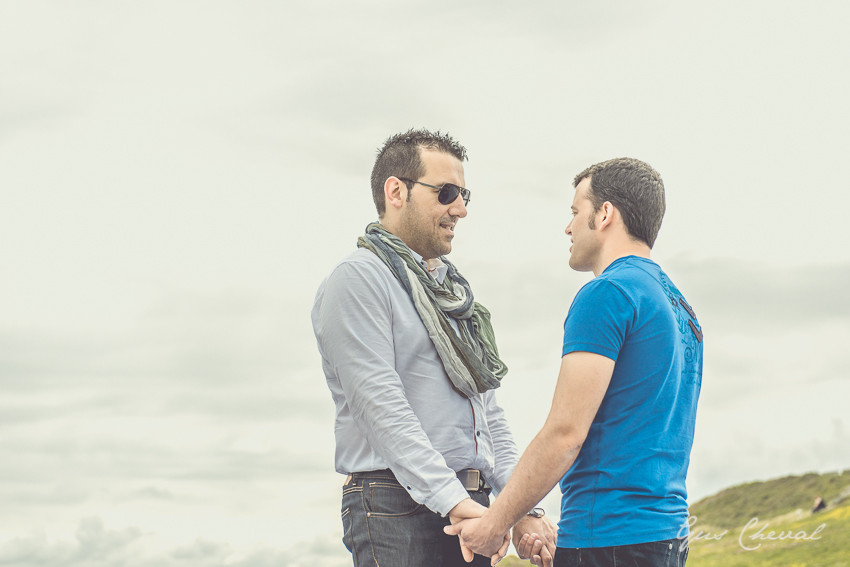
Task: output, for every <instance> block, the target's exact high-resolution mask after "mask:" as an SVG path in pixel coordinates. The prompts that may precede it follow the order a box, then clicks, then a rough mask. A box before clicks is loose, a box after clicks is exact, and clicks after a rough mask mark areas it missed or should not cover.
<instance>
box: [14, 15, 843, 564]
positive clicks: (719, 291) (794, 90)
mask: <svg viewBox="0 0 850 567" xmlns="http://www.w3.org/2000/svg"><path fill="white" fill-rule="evenodd" d="M305 4H306V3H299V4H298V5H297V6H295V3H291V2H284V1H279V2H272V1H265V2H262V1H242V2H224V1H220V0H210V1H203V2H201V1H200V0H199V1H185V0H168V1H147V2H127V1H107V0H81V1H77V2H60V1H55V2H45V1H32V0H27V1H24V0H17V1H15V0H0V314H2V315H0V386H1V387H2V391H3V395H2V396H0V455H2V466H0V502H2V506H0V563H2V564H4V565H10V566H13V567H24V566H26V567H30V566H39V565H51V566H55V565H69V566H70V565H73V566H81V567H93V566H107V565H108V566H113V565H127V566H136V565H152V564H156V565H162V566H165V567H170V566H178V565H180V566H184V565H187V566H188V565H191V566H193V567H194V566H202V567H203V566H210V567H213V566H222V565H231V566H239V567H264V566H267V565H268V566H271V565H292V566H300V565H312V564H314V562H321V564H322V565H330V566H332V567H333V566H334V565H346V564H349V560H348V559H347V553H346V552H345V550H344V548H343V546H342V544H341V543H340V537H341V525H340V521H339V485H340V484H341V481H342V478H341V477H340V476H339V475H337V474H336V473H334V472H333V432H332V420H333V407H332V402H331V398H330V394H329V392H328V391H327V388H326V386H325V383H324V377H323V375H322V373H321V369H320V362H319V357H318V353H317V351H316V348H315V340H314V338H313V334H312V330H311V328H310V324H309V310H310V307H311V305H312V300H313V295H314V293H315V290H316V287H317V286H318V285H319V283H320V281H321V280H322V278H323V277H324V276H325V275H326V274H327V273H328V272H329V270H330V269H331V268H332V266H333V265H334V263H335V262H337V261H338V260H339V259H341V258H342V257H343V256H345V255H346V254H348V253H349V252H350V251H351V250H353V248H354V245H355V240H356V238H357V236H358V235H359V234H360V233H361V232H362V231H363V229H364V227H365V226H366V224H367V223H369V222H370V221H372V220H374V218H375V217H376V214H375V211H374V208H373V205H372V203H371V197H370V190H369V184H368V183H369V174H370V171H371V166H372V163H373V160H374V156H375V151H376V149H377V148H378V147H379V146H380V145H381V143H382V142H383V140H384V139H385V138H386V137H387V136H389V135H391V134H393V133H395V132H398V131H401V130H405V129H407V128H409V127H427V128H431V129H441V130H444V131H445V130H447V131H449V132H450V133H451V134H452V135H454V136H455V137H456V138H457V139H459V140H460V141H461V142H462V143H464V144H465V145H466V146H467V148H468V150H469V162H468V164H467V165H466V181H467V186H468V187H469V188H470V189H471V190H472V194H473V198H472V201H471V203H470V208H469V216H468V217H467V218H465V219H463V220H462V221H461V222H460V223H459V225H458V227H457V236H456V238H455V244H454V252H453V253H452V256H451V258H452V260H453V261H454V262H455V264H456V265H457V266H458V268H459V269H460V271H461V272H462V273H463V274H464V275H465V276H466V277H467V279H468V280H469V281H470V282H471V284H472V286H473V290H474V291H475V293H476V298H477V299H478V300H479V301H481V302H482V303H484V304H485V305H487V306H488V307H489V308H490V309H491V311H492V312H493V323H494V327H495V331H496V335H497V338H498V340H499V344H500V349H501V353H502V355H503V358H504V360H505V361H506V363H507V364H508V366H509V367H510V369H511V371H510V372H509V374H508V376H507V378H506V379H505V381H504V385H503V387H502V390H501V391H500V392H499V397H500V399H501V400H502V404H503V406H504V407H505V409H506V412H507V414H508V417H509V419H510V420H511V422H512V424H513V426H514V432H515V435H516V438H517V440H518V442H519V444H520V445H521V446H525V445H526V444H527V443H528V441H529V440H530V439H531V437H532V436H533V435H534V433H536V431H537V429H538V428H539V427H540V425H541V424H542V422H543V419H544V417H545V414H546V411H547V410H548V407H549V401H550V399H551V394H552V390H553V387H554V379H555V377H556V373H557V369H558V366H559V361H560V345H561V341H562V335H561V333H562V325H563V320H564V317H565V316H566V312H567V309H568V307H569V305H570V302H571V301H572V298H573V296H574V295H575V293H576V291H577V290H578V289H579V288H580V287H581V285H582V284H584V283H585V282H586V281H588V279H589V278H590V274H587V273H575V272H572V271H571V270H570V269H569V267H568V266H567V259H568V254H569V253H568V247H569V245H568V239H567V238H566V237H565V236H564V234H563V229H564V227H565V225H566V223H567V222H568V215H569V206H570V202H571V200H572V187H571V179H572V177H573V176H574V175H575V174H576V173H577V172H578V171H580V170H582V169H583V168H584V167H586V166H587V165H590V164H592V163H595V162H598V161H602V160H604V159H608V158H611V157H617V156H632V157H637V158H640V159H643V160H645V161H648V162H649V163H651V164H652V165H653V166H654V167H655V168H656V169H658V171H659V172H660V173H661V175H662V177H663V178H664V181H665V185H666V187H667V202H668V208H667V217H666V218H665V221H664V225H663V226H662V229H661V233H660V235H659V239H658V243H657V245H656V248H655V250H654V252H653V257H654V259H656V260H657V261H658V262H659V263H660V264H661V265H662V266H663V267H664V268H665V269H666V271H667V272H668V274H669V275H670V276H671V278H672V279H673V280H674V281H675V282H676V283H677V285H678V286H679V287H680V289H682V290H683V292H684V293H685V295H686V296H687V297H688V300H689V301H690V303H691V304H692V305H693V306H694V308H695V309H696V311H697V313H698V315H699V317H700V321H701V322H702V325H703V327H704V330H705V336H706V342H705V359H706V362H705V374H704V381H703V395H702V398H701V402H700V409H699V415H698V422H697V430H698V431H697V438H696V441H695V444H694V449H693V459H692V465H691V472H690V478H689V488H690V491H691V500H692V501H695V500H697V499H699V498H701V497H704V496H707V495H709V494H711V493H713V492H715V491H717V490H719V489H721V488H724V487H726V486H729V485H731V484H736V483H740V482H745V481H751V480H758V479H767V478H773V477H778V476H783V475H787V474H795V473H802V472H806V471H833V470H840V469H842V468H844V467H848V466H850V450H848V449H847V447H850V431H848V428H850V423H848V421H847V418H846V400H847V399H850V381H848V380H847V378H848V376H847V364H846V356H845V353H846V349H847V344H848V343H850V300H848V296H847V293H848V289H850V246H848V244H850V239H848V237H847V234H846V232H847V229H846V223H845V222H844V217H845V216H846V210H847V208H848V205H850V183H848V181H847V177H846V175H845V170H846V165H847V156H848V150H850V141H848V132H850V110H848V109H850V105H848V104H847V101H848V100H850V73H848V72H847V69H849V68H850V36H848V34H847V33H846V29H845V27H846V23H847V21H848V20H850V7H848V5H847V4H846V3H845V2H839V1H834V2H827V1H824V2H817V3H804V2H779V1H773V0H771V1H767V0H762V1H755V2H737V1H736V2H712V3H705V2H672V1H671V2H627V1H622V2H599V3H588V2H582V3H578V2H563V1H551V2H533V1H532V2H523V3H521V4H520V3H517V4H515V5H514V4H499V3H493V2H481V1H469V2H448V1H436V2H390V1H386V0H371V1H346V2H342V1H337V2H327V1H326V2H321V1H317V2H311V3H310V4H309V6H308V5H305ZM813 497H814V495H813ZM546 507H547V509H548V510H549V511H550V513H553V514H556V513H557V508H558V497H557V495H555V494H553V495H550V497H549V498H547V500H546Z"/></svg>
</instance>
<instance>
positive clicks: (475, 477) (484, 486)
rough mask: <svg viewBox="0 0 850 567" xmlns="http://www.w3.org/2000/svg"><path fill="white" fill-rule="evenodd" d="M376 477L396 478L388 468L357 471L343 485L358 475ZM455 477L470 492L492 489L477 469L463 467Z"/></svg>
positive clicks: (358, 476)
mask: <svg viewBox="0 0 850 567" xmlns="http://www.w3.org/2000/svg"><path fill="white" fill-rule="evenodd" d="M370 476H371V477H378V478H385V479H388V480H390V479H391V480H395V481H396V482H398V480H396V478H395V475H394V474H393V473H392V471H391V470H390V469H382V470H379V471H369V472H359V473H352V474H350V475H348V478H347V479H345V485H346V486H348V484H349V483H350V482H351V481H352V480H356V479H357V478H360V477H370ZM457 478H458V480H460V482H461V484H463V488H464V489H466V490H468V491H470V492H477V491H479V490H492V487H491V486H490V483H488V482H487V479H486V478H484V475H483V474H481V471H479V470H478V469H463V470H462V471H460V472H458V473H457Z"/></svg>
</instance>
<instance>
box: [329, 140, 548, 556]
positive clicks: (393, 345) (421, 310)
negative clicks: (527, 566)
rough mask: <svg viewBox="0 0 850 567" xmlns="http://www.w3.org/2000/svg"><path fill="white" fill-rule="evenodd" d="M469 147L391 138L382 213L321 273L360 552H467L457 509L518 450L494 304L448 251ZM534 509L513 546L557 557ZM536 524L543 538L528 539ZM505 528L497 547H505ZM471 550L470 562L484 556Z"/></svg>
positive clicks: (505, 469)
mask: <svg viewBox="0 0 850 567" xmlns="http://www.w3.org/2000/svg"><path fill="white" fill-rule="evenodd" d="M465 159H466V149H465V148H464V147H463V146H461V145H460V144H459V143H458V142H457V141H455V140H454V139H452V138H451V137H450V136H448V135H444V134H441V133H439V132H436V133H433V132H429V131H427V130H410V131H408V132H404V133H401V134H397V135H395V136H392V137H390V138H389V139H388V140H387V141H386V142H385V144H384V146H383V147H382V148H381V149H380V150H379V152H378V157H377V159H376V161H375V165H374V167H373V170H372V197H373V200H374V202H375V207H376V208H377V211H378V216H379V222H374V223H371V224H370V225H368V226H367V227H366V232H365V234H364V235H363V236H361V237H360V238H359V239H358V242H357V245H358V248H357V250H356V251H355V252H353V253H352V254H351V255H350V256H349V257H348V258H346V259H345V260H343V261H342V262H341V263H340V264H338V265H337V266H336V267H335V268H334V269H333V271H332V272H331V274H330V275H329V276H328V277H327V279H325V281H324V282H323V283H322V284H321V286H320V288H319V291H318V293H317V295H316V301H315V304H314V307H313V312H312V320H313V329H314V331H315V334H316V339H317V342H318V346H319V351H320V353H321V355H322V366H323V369H324V372H325V377H326V379H327V384H328V387H329V389H330V390H331V394H332V396H333V399H334V402H335V404H336V422H335V434H336V458H335V465H336V470H337V472H340V473H342V474H345V475H347V476H346V480H345V484H344V486H343V488H342V524H343V542H344V543H345V546H346V547H347V548H348V550H349V551H350V552H351V553H352V556H353V560H354V565H355V566H362V565H389V566H414V567H416V566H423V567H424V566H436V565H444V566H453V565H456V566H458V567H460V566H465V565H468V563H466V562H465V561H464V557H463V554H466V555H467V557H468V558H472V552H471V551H468V550H462V549H461V546H459V545H458V540H457V538H454V537H451V536H447V535H446V534H444V533H443V528H444V527H445V526H447V525H449V523H450V521H459V520H461V519H462V518H468V517H477V516H480V515H481V514H482V513H483V511H484V510H485V509H486V508H485V507H486V506H488V505H489V495H490V492H491V490H494V491H499V490H501V488H502V487H504V486H505V483H506V482H507V480H508V477H509V476H510V475H511V472H512V471H513V467H514V465H515V464H516V462H517V459H518V456H519V455H518V453H517V449H516V446H515V444H514V441H513V438H512V436H511V433H510V430H509V429H508V425H507V423H506V421H505V416H504V413H503V412H502V409H501V408H500V407H499V405H498V404H497V403H496V399H495V394H494V389H495V388H497V387H498V386H499V384H500V381H501V379H502V378H503V377H504V376H505V373H506V372H507V368H506V367H505V365H504V364H503V363H502V361H501V360H500V359H499V355H498V350H497V348H496V343H495V337H494V335H493V329H492V327H491V325H490V314H489V312H488V311H487V310H486V309H485V308H484V307H483V306H482V305H480V304H479V303H477V302H475V301H474V300H473V295H472V290H471V289H470V287H469V284H468V283H467V281H466V280H465V279H464V278H463V276H462V275H461V274H460V273H459V272H458V270H457V269H456V268H455V267H454V265H452V263H451V262H449V261H448V260H447V259H446V258H445V255H447V254H448V253H449V252H451V250H452V240H453V239H454V235H455V229H456V227H457V225H458V222H459V221H460V219H462V218H464V217H466V214H467V205H468V204H469V200H470V192H469V190H467V189H465V188H464V185H465V179H464V171H463V163H462V162H463V161H464V160H465ZM541 516H542V511H541V510H539V509H535V511H534V514H531V515H528V516H527V517H526V518H525V519H524V520H522V521H521V522H520V523H519V524H518V525H517V528H516V529H515V531H514V533H515V543H517V544H518V547H517V550H518V552H519V553H520V555H521V556H523V557H530V558H531V559H532V561H533V562H535V564H544V563H545V564H546V565H550V564H551V560H552V557H553V555H554V526H553V524H552V523H551V522H550V521H549V520H548V518H545V517H541ZM532 532H533V533H536V534H540V535H541V536H543V538H544V539H546V542H545V543H546V544H547V545H544V541H543V540H542V539H540V538H530V537H529V538H526V539H525V542H524V543H521V542H520V541H519V538H521V537H522V535H523V534H525V533H532ZM507 544H508V540H507V536H506V537H505V539H503V541H502V544H501V545H500V549H499V550H498V551H496V552H495V553H494V555H498V556H503V555H504V554H505V552H506V550H507ZM489 564H490V558H488V557H482V556H476V557H475V558H474V559H473V565H481V566H484V565H489Z"/></svg>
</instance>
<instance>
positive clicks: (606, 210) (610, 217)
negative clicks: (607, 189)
mask: <svg viewBox="0 0 850 567" xmlns="http://www.w3.org/2000/svg"><path fill="white" fill-rule="evenodd" d="M614 211H615V209H614V205H613V204H612V203H611V201H605V202H604V203H602V206H601V207H599V213H597V214H598V215H599V216H601V217H602V218H601V219H598V220H599V223H598V224H599V229H600V230H603V229H604V228H605V227H607V226H609V225H610V224H611V223H612V222H614Z"/></svg>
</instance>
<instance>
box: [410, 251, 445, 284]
mask: <svg viewBox="0 0 850 567" xmlns="http://www.w3.org/2000/svg"><path fill="white" fill-rule="evenodd" d="M410 253H411V254H413V259H414V260H416V261H417V262H418V263H419V265H420V266H422V267H423V268H425V271H426V272H428V273H429V274H431V277H432V278H434V279H435V280H436V281H437V283H438V284H442V283H443V280H444V279H446V274H447V273H448V271H449V267H448V266H446V264H445V263H444V262H443V261H442V260H440V259H439V258H434V259H432V260H428V261H427V262H426V261H425V260H423V259H422V256H420V255H419V254H417V253H416V252H415V251H414V250H410Z"/></svg>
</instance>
